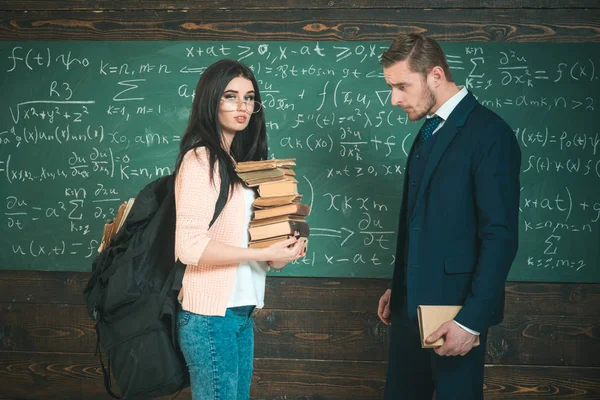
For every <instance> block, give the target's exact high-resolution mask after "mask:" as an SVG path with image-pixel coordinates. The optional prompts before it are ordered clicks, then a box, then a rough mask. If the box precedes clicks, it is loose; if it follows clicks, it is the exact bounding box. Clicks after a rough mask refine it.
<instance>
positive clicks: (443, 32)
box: [0, 9, 600, 42]
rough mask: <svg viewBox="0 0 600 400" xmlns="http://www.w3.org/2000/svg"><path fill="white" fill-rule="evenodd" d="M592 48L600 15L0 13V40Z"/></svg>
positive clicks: (483, 11) (545, 11) (550, 12)
mask: <svg viewBox="0 0 600 400" xmlns="http://www.w3.org/2000/svg"><path fill="white" fill-rule="evenodd" d="M400 32H421V33H425V34H427V35H429V36H431V37H433V38H434V39H437V40H441V41H511V42H598V41H599V40H600V9H590V10H583V9H568V10H557V9H540V10H531V9H518V10H517V9H509V10H497V9H496V10H494V9H480V10H471V11H469V12H465V11H464V10H457V9H449V10H444V12H443V13H436V12H435V11H433V10H415V9H406V10H388V9H377V10H370V11H369V12H365V11H363V10H360V9H350V10H332V11H331V12H323V11H320V10H295V11H294V12H288V11H287V10H257V11H253V10H206V11H198V10H192V11H187V12H181V11H173V12H169V11H128V12H123V13H121V12H85V11H73V12H68V13H65V12H61V11H56V12H51V11H50V12H8V11H0V40H255V41H260V40H328V41H333V40H362V41H388V40H392V39H393V38H394V37H395V36H396V35H397V34H398V33H400Z"/></svg>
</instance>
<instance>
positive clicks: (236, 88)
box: [219, 76, 260, 143]
mask: <svg viewBox="0 0 600 400" xmlns="http://www.w3.org/2000/svg"><path fill="white" fill-rule="evenodd" d="M254 96H255V94H254V86H253V85H252V82H251V81H250V80H248V79H246V78H243V77H241V76H238V77H237V78H233V79H232V80H231V81H230V82H229V84H228V85H227V87H226V88H225V91H224V92H223V95H222V96H221V101H220V104H219V123H220V124H221V127H222V129H223V131H222V133H223V135H225V137H226V138H229V139H230V140H231V139H233V136H235V134H236V133H237V132H239V131H241V130H244V129H245V128H246V127H247V126H248V122H250V117H251V116H252V112H253V111H254V110H255V109H258V108H257V107H260V105H258V104H256V106H255V104H254ZM229 143H231V142H230V141H229Z"/></svg>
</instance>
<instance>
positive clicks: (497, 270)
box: [390, 93, 521, 332]
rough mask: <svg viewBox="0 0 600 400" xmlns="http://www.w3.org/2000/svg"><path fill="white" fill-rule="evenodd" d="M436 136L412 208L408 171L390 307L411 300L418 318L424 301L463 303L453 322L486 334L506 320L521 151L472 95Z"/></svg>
mask: <svg viewBox="0 0 600 400" xmlns="http://www.w3.org/2000/svg"><path fill="white" fill-rule="evenodd" d="M435 135H436V136H437V137H436V139H435V143H434V145H433V148H432V150H431V153H430V155H429V160H428V161H427V164H426V167H425V171H424V175H423V177H422V181H421V185H420V186H419V189H418V194H417V198H416V202H415V206H414V209H413V210H409V209H408V205H407V198H408V192H407V190H408V180H409V179H408V178H407V177H406V175H405V179H404V190H403V200H402V205H401V211H400V222H399V228H398V243H397V252H396V263H395V268H394V278H393V284H392V299H391V304H390V306H391V310H392V312H394V313H398V312H399V310H400V307H402V306H403V301H406V303H407V307H408V315H409V317H410V318H411V319H414V318H416V311H417V306H419V305H462V306H463V308H462V309H461V311H460V312H459V314H458V315H457V316H456V318H455V320H456V321H457V322H459V323H460V324H462V325H464V326H466V327H468V328H470V329H473V330H475V331H478V332H484V331H485V330H486V329H487V328H488V327H490V326H492V325H495V324H498V323H500V322H501V321H502V318H503V313H504V284H505V281H506V277H507V275H508V271H509V269H510V267H511V264H512V262H513V259H514V257H515V255H516V252H517V245H518V212H519V191H520V183H519V171H520V168H521V151H520V148H519V144H518V141H517V139H516V137H515V135H514V133H513V131H512V129H511V128H510V127H509V126H508V125H507V124H506V123H505V122H504V121H503V120H502V119H501V118H500V117H499V116H498V115H496V114H495V113H493V112H492V111H490V110H488V109H487V108H485V107H483V106H482V105H480V104H479V103H478V102H477V100H476V99H475V98H474V97H473V95H472V94H471V93H469V94H468V95H467V96H466V97H465V98H464V99H463V100H462V101H461V102H460V103H459V104H458V106H457V107H456V108H455V109H454V110H453V111H452V113H451V114H450V116H449V117H448V119H447V120H446V121H445V123H444V125H443V126H442V127H441V128H440V129H439V130H438V131H437V132H436V133H435ZM413 151H414V144H413V148H411V151H410V153H409V156H408V162H407V165H409V163H410V158H411V155H412V153H413Z"/></svg>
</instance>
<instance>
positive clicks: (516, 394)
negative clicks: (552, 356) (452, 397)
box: [484, 365, 600, 400]
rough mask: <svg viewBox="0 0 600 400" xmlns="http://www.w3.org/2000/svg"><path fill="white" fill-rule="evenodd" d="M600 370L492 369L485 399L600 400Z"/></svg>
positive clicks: (499, 367)
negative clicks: (599, 399)
mask: <svg viewBox="0 0 600 400" xmlns="http://www.w3.org/2000/svg"><path fill="white" fill-rule="evenodd" d="M598 377H600V368H564V367H519V366H514V365H502V366H490V365H488V366H487V367H486V369H485V388H484V393H485V399H486V400H494V399H511V400H512V399H598V398H600V379H599V378H598Z"/></svg>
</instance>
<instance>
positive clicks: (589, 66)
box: [0, 42, 600, 282]
mask: <svg viewBox="0 0 600 400" xmlns="http://www.w3.org/2000/svg"><path fill="white" fill-rule="evenodd" d="M387 46H388V43H384V42H371V43H365V42H0V70H2V100H1V104H2V107H0V117H1V119H0V121H1V122H0V182H1V183H0V200H1V202H0V209H1V216H0V223H1V226H0V234H1V237H2V239H1V241H0V269H31V270H71V271H89V270H90V269H91V259H92V257H93V256H94V255H95V254H96V248H97V246H98V240H99V238H100V236H101V232H102V227H103V224H104V221H105V220H107V219H109V218H111V216H112V215H113V214H114V212H115V207H116V206H117V205H118V204H119V203H120V202H121V201H122V200H124V199H126V198H128V197H131V196H134V195H135V194H136V193H137V192H138V191H139V190H140V189H141V188H142V187H143V185H144V184H145V183H147V182H149V181H150V180H152V179H154V178H156V177H158V176H161V175H164V174H167V173H169V172H170V171H171V169H172V167H173V163H174V159H175V156H176V153H177V149H178V144H179V143H178V142H179V139H180V135H181V134H182V132H183V129H184V127H185V126H186V122H187V118H188V113H189V106H190V104H191V99H192V96H193V90H194V87H195V84H196V82H197V80H198V77H199V75H200V74H201V73H202V71H203V69H204V68H205V67H206V66H208V65H210V64H211V63H212V62H214V61H215V60H217V59H219V58H223V57H229V58H235V59H238V60H241V61H243V62H245V63H247V64H248V65H250V66H251V67H252V69H253V70H254V71H255V73H256V76H257V79H258V80H259V84H260V89H261V91H262V96H263V100H264V106H265V108H266V111H267V113H266V115H267V121H268V122H267V123H268V133H269V141H270V151H271V155H272V156H274V157H278V158H283V157H295V158H296V159H297V168H296V171H297V172H298V178H299V190H300V192H301V193H302V194H303V195H304V199H303V201H304V202H305V203H308V204H310V205H311V206H312V214H311V215H310V216H309V217H308V222H309V223H310V225H311V240H310V248H309V252H308V254H307V257H306V258H305V259H304V260H302V261H301V262H298V263H297V264H294V265H291V266H288V267H287V268H286V269H285V272H284V274H288V275H295V276H329V277H390V276H391V272H392V267H393V263H394V250H395V243H396V233H395V231H396V225H397V218H398V213H399V204H400V197H401V186H402V181H403V178H404V165H405V162H406V154H407V151H408V149H409V147H410V144H411V142H412V140H413V138H414V136H415V133H416V132H417V130H418V128H419V126H420V124H419V123H414V122H410V121H408V120H407V118H406V114H405V113H404V112H403V111H402V110H401V109H399V108H395V107H392V106H391V105H390V104H389V103H390V102H389V90H388V88H387V86H386V85H385V83H384V81H383V79H382V77H381V67H380V66H379V61H378V59H379V56H380V54H381V53H382V51H383V50H384V49H385V48H387ZM442 47H443V48H444V50H445V51H446V53H447V55H448V59H449V62H450V65H451V68H452V71H453V74H454V76H455V79H456V81H457V82H458V83H459V84H466V85H467V87H468V88H469V89H470V90H471V91H472V92H473V93H474V94H475V96H477V97H478V99H479V100H480V101H481V102H482V103H483V104H485V105H487V106H488V107H489V108H491V109H493V110H494V111H496V112H497V113H498V114H500V115H501V116H502V117H504V118H505V119H506V120H507V121H508V122H509V124H510V125H511V126H512V128H513V129H514V132H515V135H516V136H517V137H518V139H519V142H520V144H521V147H522V150H523V168H522V174H521V176H522V186H523V188H522V192H521V195H522V196H521V214H520V249H519V253H518V256H517V259H516V262H515V264H514V266H513V268H512V271H511V274H510V279H511V280H527V281H571V282H573V281H575V282H577V281H578V282H600V268H599V266H600V265H599V260H600V250H599V244H600V234H599V232H598V231H599V229H600V223H599V222H598V221H599V220H600V146H598V145H599V142H600V135H599V133H598V126H599V125H600V117H598V112H597V110H596V108H597V107H598V106H599V104H598V99H597V95H598V93H600V91H599V90H598V89H599V88H600V85H599V83H598V78H597V75H598V72H597V71H596V69H597V67H598V66H599V65H600V55H598V54H600V52H599V50H600V48H599V47H598V45H597V44H533V43H530V44H525V43H520V44H515V43H442Z"/></svg>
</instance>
